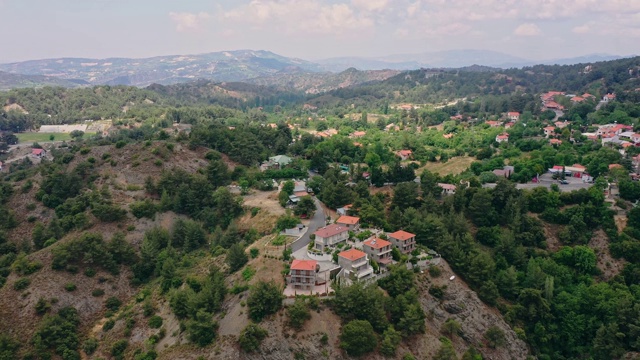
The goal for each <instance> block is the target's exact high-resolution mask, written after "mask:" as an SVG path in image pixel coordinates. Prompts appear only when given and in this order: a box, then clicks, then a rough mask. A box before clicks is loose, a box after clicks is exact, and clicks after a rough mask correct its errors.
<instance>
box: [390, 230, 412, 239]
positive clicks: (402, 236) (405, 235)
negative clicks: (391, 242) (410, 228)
mask: <svg viewBox="0 0 640 360" xmlns="http://www.w3.org/2000/svg"><path fill="white" fill-rule="evenodd" d="M389 236H391V237H392V238H394V239H398V240H400V241H405V240H409V239H411V238H412V237H415V236H416V234H412V233H410V232H407V231H404V230H398V231H396V232H394V233H391V234H389Z"/></svg>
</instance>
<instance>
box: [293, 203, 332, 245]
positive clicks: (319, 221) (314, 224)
mask: <svg viewBox="0 0 640 360" xmlns="http://www.w3.org/2000/svg"><path fill="white" fill-rule="evenodd" d="M313 201H314V202H315V203H316V212H315V213H314V214H313V217H312V218H311V220H310V222H309V226H308V229H307V232H306V233H305V234H304V235H302V237H300V239H298V240H296V241H295V242H294V243H292V244H291V250H292V251H293V252H296V251H298V250H300V249H302V248H305V247H307V245H309V243H310V242H311V238H310V236H311V234H313V233H314V232H315V231H316V229H317V228H319V227H323V226H324V225H325V224H326V219H327V216H326V215H325V213H324V210H323V209H322V206H320V200H318V199H316V198H315V197H314V198H313Z"/></svg>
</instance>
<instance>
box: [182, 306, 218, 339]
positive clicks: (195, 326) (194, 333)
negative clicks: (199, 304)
mask: <svg viewBox="0 0 640 360" xmlns="http://www.w3.org/2000/svg"><path fill="white" fill-rule="evenodd" d="M217 329H218V324H217V323H216V322H215V321H213V320H212V319H211V314H210V313H208V312H206V311H203V310H198V312H197V314H196V316H195V319H192V320H189V321H187V332H188V334H189V340H191V341H192V342H194V343H196V344H198V346H207V345H209V344H211V342H212V341H213V339H214V338H215V336H216V330H217Z"/></svg>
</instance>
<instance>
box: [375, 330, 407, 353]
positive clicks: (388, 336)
mask: <svg viewBox="0 0 640 360" xmlns="http://www.w3.org/2000/svg"><path fill="white" fill-rule="evenodd" d="M401 341H402V335H401V334H400V332H398V331H396V330H395V329H394V328H393V326H389V327H388V328H387V330H385V331H384V334H382V342H381V343H380V353H381V354H382V355H385V356H395V355H396V349H397V348H398V345H400V342H401Z"/></svg>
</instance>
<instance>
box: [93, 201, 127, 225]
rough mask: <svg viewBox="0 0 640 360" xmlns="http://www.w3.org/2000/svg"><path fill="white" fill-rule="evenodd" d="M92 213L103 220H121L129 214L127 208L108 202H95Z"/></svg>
mask: <svg viewBox="0 0 640 360" xmlns="http://www.w3.org/2000/svg"><path fill="white" fill-rule="evenodd" d="M91 213H92V214H93V216H95V217H96V218H98V220H100V221H102V222H114V221H120V220H122V219H124V218H125V216H127V211H126V210H124V209H122V208H120V207H118V206H114V205H106V204H95V205H94V206H93V209H92V210H91Z"/></svg>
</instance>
